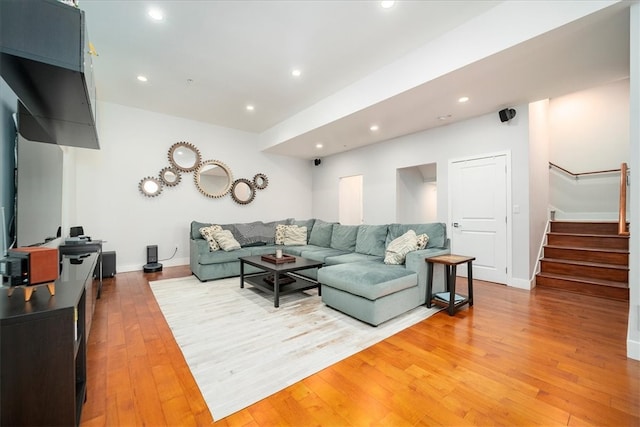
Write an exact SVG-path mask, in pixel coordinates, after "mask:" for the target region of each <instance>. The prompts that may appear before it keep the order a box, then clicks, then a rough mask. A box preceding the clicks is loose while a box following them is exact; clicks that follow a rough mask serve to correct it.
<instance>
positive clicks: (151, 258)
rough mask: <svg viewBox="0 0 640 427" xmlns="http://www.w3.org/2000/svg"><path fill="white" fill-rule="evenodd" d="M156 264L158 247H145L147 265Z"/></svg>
mask: <svg viewBox="0 0 640 427" xmlns="http://www.w3.org/2000/svg"><path fill="white" fill-rule="evenodd" d="M154 262H158V245H149V246H147V264H153V263H154Z"/></svg>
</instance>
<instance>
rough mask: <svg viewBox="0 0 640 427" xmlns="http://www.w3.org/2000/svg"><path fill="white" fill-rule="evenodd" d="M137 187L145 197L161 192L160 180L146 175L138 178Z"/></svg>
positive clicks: (154, 195)
mask: <svg viewBox="0 0 640 427" xmlns="http://www.w3.org/2000/svg"><path fill="white" fill-rule="evenodd" d="M138 189H140V191H141V192H142V194H144V195H145V196H147V197H156V196H157V195H158V194H160V193H162V182H161V181H160V180H159V179H158V178H156V177H152V176H148V177H146V178H142V179H141V180H140V183H139V184H138Z"/></svg>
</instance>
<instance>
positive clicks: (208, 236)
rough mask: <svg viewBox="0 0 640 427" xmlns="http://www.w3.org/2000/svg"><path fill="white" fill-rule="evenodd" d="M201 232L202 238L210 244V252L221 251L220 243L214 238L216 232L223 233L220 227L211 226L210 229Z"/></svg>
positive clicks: (202, 229) (203, 229)
mask: <svg viewBox="0 0 640 427" xmlns="http://www.w3.org/2000/svg"><path fill="white" fill-rule="evenodd" d="M199 231H200V234H201V235H202V237H204V238H205V239H206V240H207V242H209V250H210V251H217V250H218V249H220V245H218V242H216V239H215V238H214V237H213V233H215V232H216V231H222V227H220V226H219V225H210V226H209V227H202V228H201V229H200V230H199Z"/></svg>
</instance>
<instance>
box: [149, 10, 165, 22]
mask: <svg viewBox="0 0 640 427" xmlns="http://www.w3.org/2000/svg"><path fill="white" fill-rule="evenodd" d="M147 14H148V15H149V17H150V18H151V19H153V20H154V21H162V20H163V19H164V13H162V11H161V10H160V9H149V11H148V12H147Z"/></svg>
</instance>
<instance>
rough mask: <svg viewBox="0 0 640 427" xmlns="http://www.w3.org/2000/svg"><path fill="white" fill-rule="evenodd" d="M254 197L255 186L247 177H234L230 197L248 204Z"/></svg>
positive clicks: (237, 201) (242, 203)
mask: <svg viewBox="0 0 640 427" xmlns="http://www.w3.org/2000/svg"><path fill="white" fill-rule="evenodd" d="M255 197H256V187H255V186H254V185H253V183H252V182H251V181H249V180H248V179H244V178H240V179H236V180H235V181H234V182H233V185H232V186H231V198H232V199H233V201H234V202H236V203H240V204H241V205H248V204H249V203H251V202H252V201H253V199H255Z"/></svg>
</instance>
